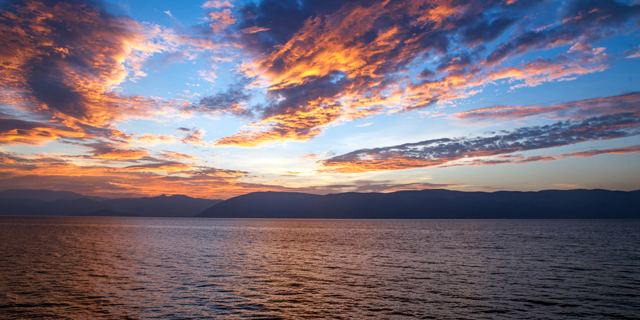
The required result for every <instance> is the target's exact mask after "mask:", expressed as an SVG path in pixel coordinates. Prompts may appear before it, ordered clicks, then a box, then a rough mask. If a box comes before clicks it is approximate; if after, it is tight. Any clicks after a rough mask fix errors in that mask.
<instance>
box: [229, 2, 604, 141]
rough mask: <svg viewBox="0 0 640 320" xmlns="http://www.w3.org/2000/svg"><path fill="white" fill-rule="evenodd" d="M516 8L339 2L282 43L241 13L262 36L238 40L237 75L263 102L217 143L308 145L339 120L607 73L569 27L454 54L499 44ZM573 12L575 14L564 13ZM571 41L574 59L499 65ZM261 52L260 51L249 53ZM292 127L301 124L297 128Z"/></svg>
mask: <svg viewBox="0 0 640 320" xmlns="http://www.w3.org/2000/svg"><path fill="white" fill-rule="evenodd" d="M514 3H515V1H509V2H501V3H499V4H498V3H491V4H489V3H484V2H470V1H469V2H467V1H461V2H455V3H452V2H451V1H429V2H424V1H405V2H402V3H395V2H390V1H377V2H372V3H370V4H368V5H366V6H363V5H359V4H354V3H344V4H343V5H340V6H335V7H334V10H333V11H327V12H325V13H323V14H316V15H309V16H308V17H307V18H306V19H305V20H304V22H303V23H301V25H300V27H299V28H298V29H294V30H291V34H290V35H288V37H287V38H284V39H281V40H283V41H282V42H280V43H278V44H273V43H272V42H268V41H266V40H264V39H275V38H279V37H283V33H284V32H283V31H282V29H281V28H275V26H277V25H278V23H275V22H270V23H268V24H261V23H263V19H266V17H271V16H270V15H271V14H274V15H275V14H276V13H275V12H277V10H275V9H274V11H273V12H272V11H260V10H262V9H260V8H254V7H251V6H249V7H247V8H243V9H242V10H245V9H246V10H248V12H249V13H247V14H246V15H245V16H242V11H239V18H238V19H239V21H238V25H239V28H241V29H240V30H260V31H261V33H264V37H262V36H257V35H254V34H253V33H252V32H241V35H240V37H241V38H243V39H246V41H247V43H246V44H245V45H246V47H245V48H246V49H247V50H249V51H250V52H254V53H255V55H254V56H253V57H254V58H253V60H251V61H249V62H246V63H243V65H242V69H241V71H242V73H243V74H244V75H245V76H247V77H248V78H252V79H256V80H255V81H254V83H253V84H252V85H253V86H258V87H259V86H265V87H266V89H267V94H266V98H267V100H268V102H269V103H268V104H267V106H266V107H264V106H261V107H260V111H262V112H263V114H262V119H261V120H259V121H256V122H255V123H253V124H251V125H249V126H247V127H245V128H243V129H241V131H240V132H238V133H237V134H234V135H232V136H229V137H226V138H222V139H220V140H218V142H217V144H218V145H225V146H242V147H253V146H258V145H260V144H263V143H269V142H284V141H306V140H309V139H312V138H313V137H315V136H317V135H318V134H320V133H321V132H322V131H323V130H324V128H327V127H330V126H332V125H337V124H339V123H341V122H344V121H353V120H355V119H361V118H366V117H370V116H372V115H376V114H380V113H384V112H387V113H394V112H407V111H412V110H416V109H421V108H425V107H428V106H431V105H433V104H436V103H450V102H451V101H453V100H456V99H461V98H466V97H469V96H472V95H474V94H477V93H478V92H481V91H482V88H483V87H484V86H486V85H490V84H496V83H502V82H507V83H512V86H511V89H512V90H515V89H518V88H520V87H525V86H529V87H531V86H538V85H540V84H542V83H545V82H557V81H568V80H572V79H575V78H576V77H579V76H581V75H585V74H589V73H594V72H600V71H603V70H605V69H607V68H608V66H609V62H610V61H611V59H612V58H611V57H610V56H609V55H608V54H606V53H605V52H604V51H605V49H604V48H593V49H592V48H591V45H590V44H589V43H588V42H589V41H588V40H589V39H588V38H587V37H578V36H576V35H575V34H574V33H572V32H569V31H568V30H569V29H571V28H575V26H574V25H567V26H560V27H558V26H556V27H554V26H553V25H552V26H551V27H549V24H548V21H544V22H545V24H544V26H546V27H545V28H542V27H540V28H541V29H540V30H538V31H536V32H533V33H526V32H524V30H520V29H518V28H520V27H518V28H516V30H514V31H513V32H514V37H516V38H517V39H518V44H517V45H516V44H514V45H513V46H509V45H508V44H504V46H503V45H498V46H497V47H496V50H497V51H495V52H493V53H489V56H485V57H483V56H482V55H483V53H482V51H478V52H468V51H466V50H464V49H456V50H455V51H454V50H453V49H451V48H452V47H456V46H457V47H462V48H465V47H471V48H472V47H475V46H477V45H479V44H482V43H484V42H486V41H493V40H494V39H496V38H497V37H498V36H499V35H501V34H502V33H503V32H505V31H506V30H508V28H509V26H511V25H513V24H514V22H515V21H517V19H518V18H517V17H518V16H519V15H520V13H521V12H519V11H518V8H517V6H515V5H513V4H514ZM487 10H489V11H491V10H497V12H502V13H503V16H501V18H499V19H495V17H492V16H489V15H487V14H486V12H487ZM512 10H513V11H512ZM516 12H517V13H516ZM574 13H575V14H578V13H579V12H578V13H576V12H572V11H567V12H566V13H563V14H567V15H572V14H574ZM257 17H261V18H257ZM275 17H276V16H274V17H273V18H275ZM272 26H274V27H273V28H272ZM562 28H567V29H568V30H563V29H562ZM523 32H524V34H522V35H521V34H520V33H523ZM270 35H271V36H273V37H274V38H270V37H269V36H270ZM525 35H527V36H528V38H527V37H525ZM450 42H454V43H450ZM577 42H580V43H582V44H583V45H581V46H580V48H581V49H580V50H577V49H574V48H573V47H572V48H571V49H569V50H568V51H567V52H566V53H562V54H559V55H557V56H556V58H555V59H535V60H532V61H529V62H524V63H522V64H521V65H520V66H503V65H502V64H501V62H502V61H506V60H507V59H508V58H510V57H514V56H517V55H519V54H522V53H524V52H527V51H530V50H541V49H545V48H551V47H557V46H559V45H562V44H575V43H577ZM257 44H261V45H265V47H260V46H259V45H258V46H257V48H254V47H256V45H257ZM260 49H262V51H260ZM428 60H429V61H428ZM420 62H422V63H423V64H425V63H427V62H428V63H429V64H436V65H437V67H436V68H435V69H434V70H435V71H433V70H427V69H425V70H423V71H422V72H420V74H419V75H418V76H416V77H415V78H412V75H411V73H412V71H413V70H410V68H414V67H415V66H418V65H420ZM318 101H320V102H321V103H318ZM318 108H323V109H328V110H327V112H324V113H330V114H331V115H332V116H330V117H317V118H316V119H315V120H316V121H315V123H314V124H311V123H309V122H308V121H306V120H307V119H308V113H309V112H310V110H313V111H312V112H313V113H315V114H322V113H323V112H321V111H319V110H317V109H318ZM531 112H534V111H531ZM296 118H299V120H300V123H301V124H300V125H294V123H295V119H296ZM256 128H259V130H258V129H256Z"/></svg>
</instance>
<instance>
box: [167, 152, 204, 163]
mask: <svg viewBox="0 0 640 320" xmlns="http://www.w3.org/2000/svg"><path fill="white" fill-rule="evenodd" d="M160 157H161V158H164V159H169V160H189V161H197V160H198V159H197V158H196V157H194V156H191V155H188V154H184V153H180V152H175V151H167V150H163V151H162V152H160Z"/></svg>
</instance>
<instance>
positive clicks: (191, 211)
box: [102, 195, 222, 217]
mask: <svg viewBox="0 0 640 320" xmlns="http://www.w3.org/2000/svg"><path fill="white" fill-rule="evenodd" d="M220 202H222V200H209V199H197V198H191V197H187V196H183V195H174V196H170V197H167V196H165V195H161V196H159V197H152V198H148V197H144V198H121V199H109V200H105V201H103V202H102V203H104V204H107V205H109V206H110V207H111V208H113V209H114V210H116V211H122V212H133V213H135V214H137V215H140V216H147V217H193V216H195V215H196V214H198V213H199V212H201V211H202V210H205V209H206V208H209V207H211V206H213V205H215V204H217V203H220Z"/></svg>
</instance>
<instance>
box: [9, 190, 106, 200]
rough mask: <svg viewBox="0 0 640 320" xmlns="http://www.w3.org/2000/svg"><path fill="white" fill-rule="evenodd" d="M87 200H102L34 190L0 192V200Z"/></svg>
mask: <svg viewBox="0 0 640 320" xmlns="http://www.w3.org/2000/svg"><path fill="white" fill-rule="evenodd" d="M80 198H87V199H91V200H96V201H100V200H104V199H102V198H100V197H91V196H83V195H81V194H79V193H75V192H70V191H51V190H34V189H8V190H5V191H2V192H0V199H34V200H41V201H56V200H76V199H80Z"/></svg>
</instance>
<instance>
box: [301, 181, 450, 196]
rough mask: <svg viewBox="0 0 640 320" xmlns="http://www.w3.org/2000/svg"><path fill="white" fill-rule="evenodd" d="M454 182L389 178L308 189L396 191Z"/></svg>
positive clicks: (320, 190)
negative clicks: (394, 179) (403, 180)
mask: <svg viewBox="0 0 640 320" xmlns="http://www.w3.org/2000/svg"><path fill="white" fill-rule="evenodd" d="M457 185H458V184H456V183H428V182H413V183H397V182H394V181H391V180H382V181H381V180H356V181H354V182H351V183H345V184H332V185H323V186H318V187H311V188H309V191H307V192H312V193H343V192H383V193H388V192H396V191H407V190H424V189H444V188H451V187H455V186H457Z"/></svg>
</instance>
